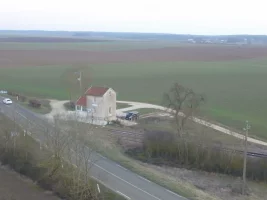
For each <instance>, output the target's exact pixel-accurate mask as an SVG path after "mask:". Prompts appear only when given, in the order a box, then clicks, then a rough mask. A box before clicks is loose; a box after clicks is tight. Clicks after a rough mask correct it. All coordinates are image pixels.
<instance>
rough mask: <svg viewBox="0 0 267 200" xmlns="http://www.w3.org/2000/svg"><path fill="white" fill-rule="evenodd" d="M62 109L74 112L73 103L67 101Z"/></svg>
mask: <svg viewBox="0 0 267 200" xmlns="http://www.w3.org/2000/svg"><path fill="white" fill-rule="evenodd" d="M64 107H65V109H66V110H71V111H75V102H73V101H68V102H66V103H64Z"/></svg>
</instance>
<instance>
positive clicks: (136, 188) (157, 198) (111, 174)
mask: <svg viewBox="0 0 267 200" xmlns="http://www.w3.org/2000/svg"><path fill="white" fill-rule="evenodd" d="M94 165H95V166H96V167H98V168H99V169H102V170H103V171H105V172H107V173H108V174H110V175H112V176H114V177H116V178H117V179H119V180H121V181H123V182H125V183H127V184H128V185H130V186H132V187H134V188H136V189H138V190H140V191H142V192H143V193H145V194H147V195H149V196H151V197H153V198H155V199H158V200H161V199H160V198H158V197H156V196H154V195H153V194H150V193H148V192H146V191H144V190H142V189H141V188H139V187H137V186H135V185H133V184H131V183H129V182H128V181H125V180H124V179H122V178H121V177H119V176H117V175H115V174H113V173H111V172H109V171H108V170H106V169H104V168H103V167H101V166H99V165H97V164H94Z"/></svg>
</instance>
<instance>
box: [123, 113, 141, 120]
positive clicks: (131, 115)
mask: <svg viewBox="0 0 267 200" xmlns="http://www.w3.org/2000/svg"><path fill="white" fill-rule="evenodd" d="M138 118H139V113H138V112H137V111H131V112H128V113H127V114H126V117H125V119H126V120H131V121H135V120H137V119H138Z"/></svg>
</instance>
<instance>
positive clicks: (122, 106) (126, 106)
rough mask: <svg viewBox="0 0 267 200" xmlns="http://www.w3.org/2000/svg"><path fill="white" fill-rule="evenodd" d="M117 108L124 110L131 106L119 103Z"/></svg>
mask: <svg viewBox="0 0 267 200" xmlns="http://www.w3.org/2000/svg"><path fill="white" fill-rule="evenodd" d="M116 107H117V109H122V108H128V107H131V105H129V104H127V103H117V105H116Z"/></svg>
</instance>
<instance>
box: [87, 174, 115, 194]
mask: <svg viewBox="0 0 267 200" xmlns="http://www.w3.org/2000/svg"><path fill="white" fill-rule="evenodd" d="M91 178H93V179H95V180H96V181H98V182H99V183H101V184H102V185H104V186H105V187H106V188H109V189H111V190H112V191H114V192H116V190H114V189H112V188H110V187H109V186H107V185H106V184H105V183H103V182H102V181H101V180H99V179H98V178H96V177H94V176H91Z"/></svg>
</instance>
